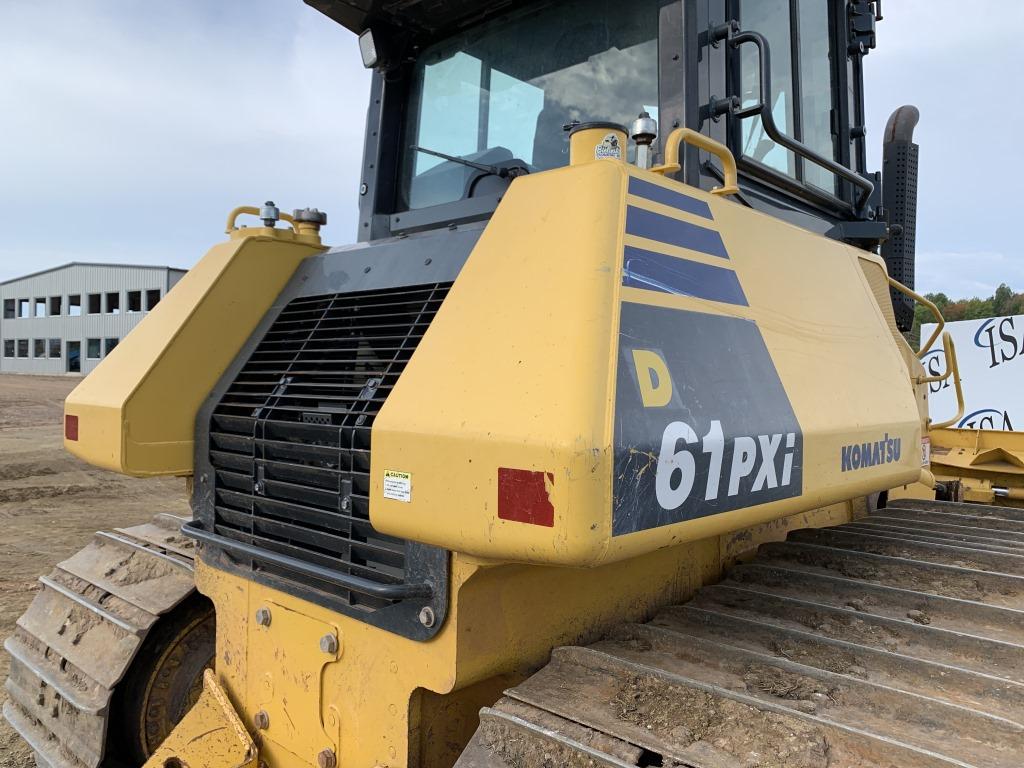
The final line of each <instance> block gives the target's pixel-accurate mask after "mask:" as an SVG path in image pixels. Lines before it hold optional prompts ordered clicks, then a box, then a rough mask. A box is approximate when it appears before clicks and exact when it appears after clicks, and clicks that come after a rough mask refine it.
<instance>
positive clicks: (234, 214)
mask: <svg viewBox="0 0 1024 768" xmlns="http://www.w3.org/2000/svg"><path fill="white" fill-rule="evenodd" d="M243 213H247V214H249V215H251V216H257V217H258V216H259V215H260V209H259V208H257V207H256V206H255V205H240V206H238V207H237V208H235V209H234V210H232V211H231V213H229V214H228V223H227V227H226V228H225V230H224V231H225V232H226V233H227V234H231V232H232V231H234V230H235V229H237V227H236V226H235V219H237V218H238V217H239V216H241V215H242V214H243ZM278 216H279V217H280V219H281V221H284V222H287V223H288V224H290V225H291V228H292V231H293V232H295V233H296V234H298V233H299V227H298V224H296V223H295V217H294V216H292V215H291V214H290V213H285V212H284V211H281V212H280V213H278Z"/></svg>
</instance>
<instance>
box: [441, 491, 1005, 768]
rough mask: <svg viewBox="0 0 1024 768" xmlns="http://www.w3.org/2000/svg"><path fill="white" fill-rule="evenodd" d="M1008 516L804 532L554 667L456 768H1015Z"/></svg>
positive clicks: (883, 515)
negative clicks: (689, 598) (684, 600)
mask: <svg viewBox="0 0 1024 768" xmlns="http://www.w3.org/2000/svg"><path fill="white" fill-rule="evenodd" d="M1022 763H1024V512H1022V511H1021V510H1014V509H1009V508H1001V507H988V506H979V505H971V504H952V503H942V502H915V501H901V502H894V503H893V504H892V505H891V506H889V507H888V508H886V509H881V510H879V511H877V512H876V513H875V514H873V515H871V516H870V517H867V518H865V519H862V520H858V521H856V522H853V523H849V524H847V525H843V526H839V527H837V528H831V529H815V530H802V531H796V532H794V533H792V534H790V536H789V538H788V539H787V540H786V541H785V542H780V543H775V544H767V545H764V546H762V547H761V548H760V550H759V553H758V556H757V558H756V559H755V560H754V561H753V562H751V563H749V564H744V565H740V566H737V567H736V568H734V569H733V570H732V572H731V573H730V574H729V577H728V578H727V579H726V580H725V581H723V582H721V583H719V584H716V585H714V586H710V587H706V588H704V589H703V590H701V591H700V592H699V593H698V594H697V596H696V597H695V598H694V599H693V600H692V601H691V602H689V603H687V604H685V605H677V606H671V607H669V608H666V609H664V610H663V611H661V612H660V613H659V614H658V615H657V616H656V617H655V618H654V619H653V620H652V621H650V622H649V623H647V624H633V625H627V626H624V627H621V628H620V629H619V630H618V631H617V632H615V633H613V634H612V635H611V636H610V637H609V638H608V639H606V640H603V641H601V642H599V643H596V644H595V645H592V646H588V647H585V648H584V647H572V648H559V649H557V650H556V651H555V652H554V654H553V655H552V659H551V661H550V663H549V664H548V665H547V666H546V667H544V668H543V669H541V670H540V671H539V672H538V673H536V674H535V675H534V676H532V677H531V678H529V679H528V680H526V681H525V682H524V683H522V684H521V685H519V686H517V687H516V688H514V689H512V690H509V691H507V692H506V695H505V697H504V698H503V699H502V700H501V701H499V702H498V703H497V704H496V705H495V706H494V707H493V708H489V709H485V710H484V711H483V712H482V713H481V724H480V727H479V729H478V730H477V733H476V735H475V736H474V738H473V740H472V742H471V744H470V746H469V747H468V748H467V750H466V751H465V752H464V753H463V756H462V757H461V758H460V760H459V763H458V765H459V767H460V768H484V767H485V766H486V767H488V768H503V767H504V766H509V767H510V768H532V767H533V766H556V765H557V766H569V768H577V767H580V768H582V767H583V766H587V767H589V766H602V767H607V768H611V767H613V766H614V767H616V768H623V766H652V765H653V766H693V767H694V768H755V767H756V768H825V767H826V766H828V767H829V768H847V767H850V768H868V767H869V766H885V767H886V768H889V767H890V766H891V767H892V768H896V766H899V768H918V767H920V768H925V767H927V768H949V767H951V766H958V767H960V768H964V767H965V766H974V767H976V768H982V767H985V768H997V767H998V768H1002V767H1003V766H1005V767H1006V768H1009V767H1010V766H1013V767H1014V768H1017V766H1020V765H1021V764H1022Z"/></svg>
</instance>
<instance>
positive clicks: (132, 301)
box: [128, 291, 142, 312]
mask: <svg viewBox="0 0 1024 768" xmlns="http://www.w3.org/2000/svg"><path fill="white" fill-rule="evenodd" d="M128 311H129V312H141V311H142V291H128Z"/></svg>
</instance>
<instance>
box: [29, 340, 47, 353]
mask: <svg viewBox="0 0 1024 768" xmlns="http://www.w3.org/2000/svg"><path fill="white" fill-rule="evenodd" d="M32 357H46V339H33V341H32Z"/></svg>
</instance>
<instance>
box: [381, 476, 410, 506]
mask: <svg viewBox="0 0 1024 768" xmlns="http://www.w3.org/2000/svg"><path fill="white" fill-rule="evenodd" d="M384 498H385V499H394V500H395V501H405V502H409V501H412V473H411V472H396V471H395V470H393V469H385V470H384Z"/></svg>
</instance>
